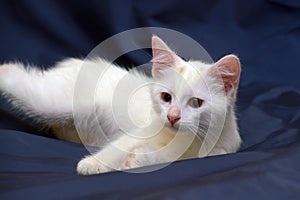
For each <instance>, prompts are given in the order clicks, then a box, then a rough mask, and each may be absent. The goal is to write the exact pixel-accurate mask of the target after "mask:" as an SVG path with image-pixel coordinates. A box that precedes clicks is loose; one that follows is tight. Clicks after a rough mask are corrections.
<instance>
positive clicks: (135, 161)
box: [118, 147, 160, 171]
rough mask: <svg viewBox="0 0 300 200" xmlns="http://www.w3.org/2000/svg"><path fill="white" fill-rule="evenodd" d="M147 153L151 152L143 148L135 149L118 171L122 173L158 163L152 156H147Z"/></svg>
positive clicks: (150, 154)
mask: <svg viewBox="0 0 300 200" xmlns="http://www.w3.org/2000/svg"><path fill="white" fill-rule="evenodd" d="M147 152H151V151H150V149H148V148H144V147H137V148H135V149H133V151H132V152H131V153H129V154H128V156H127V157H126V159H125V160H124V162H123V163H122V164H121V166H120V168H119V169H118V170H120V171H122V170H128V169H134V168H139V167H145V166H149V165H153V164H159V163H160V161H159V159H158V158H157V157H155V156H154V154H152V153H149V154H147Z"/></svg>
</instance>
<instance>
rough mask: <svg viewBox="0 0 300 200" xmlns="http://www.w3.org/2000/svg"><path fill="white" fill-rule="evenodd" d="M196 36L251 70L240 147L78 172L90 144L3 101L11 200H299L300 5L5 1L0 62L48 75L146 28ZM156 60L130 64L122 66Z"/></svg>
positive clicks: (0, 141) (0, 112)
mask: <svg viewBox="0 0 300 200" xmlns="http://www.w3.org/2000/svg"><path fill="white" fill-rule="evenodd" d="M146 26H154V27H164V28H170V29H173V30H177V31H180V32H182V33H184V34H187V35H189V36H190V37H192V38H193V39H195V40H196V41H198V42H199V43H200V44H201V45H203V46H204V47H205V49H206V50H207V51H208V52H209V53H210V55H212V57H213V59H215V60H217V59H218V58H220V57H222V56H223V55H225V54H228V53H235V54H237V55H238V56H239V57H240V59H241V63H242V78H241V84H240V90H239V93H238V106H237V111H238V118H239V127H240V132H241V135H242V138H243V140H244V143H243V146H242V149H241V150H240V151H239V152H238V153H235V154H230V155H224V156H216V157H209V158H203V159H194V160H189V161H180V162H176V163H173V164H172V165H170V166H168V167H166V168H164V169H162V170H159V171H155V172H152V173H146V174H127V173H123V172H115V173H110V174H104V175H99V176H89V177H82V176H78V175H76V172H75V168H76V163H77V162H78V161H79V160H80V158H82V157H83V156H84V155H86V154H87V152H86V150H85V148H84V147H83V146H82V145H78V144H74V143H69V142H64V141H59V140H56V139H53V138H51V137H45V136H41V135H43V134H44V132H43V131H40V130H39V127H37V126H35V125H33V124H32V123H30V120H24V119H22V117H21V116H20V115H18V114H17V113H16V112H15V111H13V110H12V108H11V107H10V106H9V104H8V103H7V102H6V101H5V99H4V98H1V99H0V128H1V130H0V177H1V178H0V198H1V199H22V198H28V199H56V198H57V199H58V198H59V199H81V198H82V199H175V198H176V199H207V198H210V199H227V198H228V199H251V200H252V199H297V198H298V197H299V195H300V131H299V128H300V91H299V86H300V81H299V74H300V65H299V63H300V3H299V1H297V0H265V1H263V0H253V1H238V0H236V1H234V0H230V1H218V0H210V1H196V0H195V1H191V0H186V1H180V0H167V1H158V0H157V1H156V0H155V1H153V0H151V1H148V0H147V1H134V0H122V1H121V0H120V1H118V0H110V1H96V0H95V1H55V0H43V1H37V0H22V1H17V0H9V1H8V0H7V1H5V0H4V1H1V2H0V62H1V63H3V62H6V61H11V60H18V61H22V62H25V63H31V64H35V65H38V66H41V67H43V68H47V67H50V66H51V65H53V64H54V63H55V62H57V61H59V60H61V59H63V58H66V57H84V56H86V55H87V54H88V53H89V51H90V50H92V49H93V48H94V47H95V46H96V45H97V44H99V43H100V42H101V41H103V40H105V39H106V38H108V37H110V36H112V35H114V34H116V33H119V32H121V31H125V30H128V29H132V28H137V27H146ZM147 59H149V56H148V55H147V54H145V55H141V57H134V56H127V57H126V56H125V57H122V59H121V60H120V62H121V63H123V64H124V65H130V64H132V63H135V64H140V62H141V61H143V60H147Z"/></svg>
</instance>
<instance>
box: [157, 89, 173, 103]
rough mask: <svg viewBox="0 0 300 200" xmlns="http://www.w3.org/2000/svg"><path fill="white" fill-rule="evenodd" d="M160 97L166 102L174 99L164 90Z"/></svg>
mask: <svg viewBox="0 0 300 200" xmlns="http://www.w3.org/2000/svg"><path fill="white" fill-rule="evenodd" d="M160 98H161V99H162V100H163V101H164V102H167V103H170V102H171V101H172V96H171V95H170V94H169V93H167V92H162V93H161V94H160Z"/></svg>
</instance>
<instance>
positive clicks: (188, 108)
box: [152, 36, 241, 133]
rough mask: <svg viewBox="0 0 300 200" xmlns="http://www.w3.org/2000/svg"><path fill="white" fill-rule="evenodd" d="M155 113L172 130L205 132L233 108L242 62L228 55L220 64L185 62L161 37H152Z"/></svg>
mask: <svg viewBox="0 0 300 200" xmlns="http://www.w3.org/2000/svg"><path fill="white" fill-rule="evenodd" d="M152 53H153V59H152V63H153V66H152V76H153V78H154V79H155V80H156V84H155V86H154V87H153V90H152V98H153V103H154V108H155V110H156V111H157V112H158V113H159V115H160V118H161V120H162V121H163V122H165V126H167V127H168V128H170V129H171V130H175V131H176V130H178V129H179V128H180V129H181V130H182V131H184V132H190V131H191V129H192V131H195V132H197V133H199V131H200V132H205V130H206V129H207V127H208V126H209V123H210V120H211V112H212V108H214V112H217V113H218V112H220V113H221V110H222V109H224V107H225V109H226V108H229V107H230V106H231V107H233V106H234V105H233V104H234V103H235V95H236V91H237V87H238V83H239V78H240V71H241V69H240V62H239V59H238V58H237V57H236V56H235V55H227V56H225V57H223V58H221V59H220V60H219V61H217V62H216V63H212V64H206V63H203V62H201V61H184V60H183V59H182V58H180V57H179V56H178V55H176V53H175V52H174V51H172V50H171V49H170V48H169V47H168V46H167V45H166V44H165V43H164V42H163V41H162V40H161V39H160V38H159V37H157V36H153V37H152Z"/></svg>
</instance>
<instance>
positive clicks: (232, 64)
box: [213, 55, 241, 95]
mask: <svg viewBox="0 0 300 200" xmlns="http://www.w3.org/2000/svg"><path fill="white" fill-rule="evenodd" d="M215 70H216V71H217V72H216V73H217V74H219V75H220V76H221V77H222V79H223V83H224V89H225V92H226V94H227V95H231V94H232V93H233V92H234V90H235V89H237V86H238V84H239V79H240V73H241V66H240V61H239V59H238V57H236V56H235V55H227V56H224V57H223V58H221V59H220V60H219V61H218V62H216V63H215V64H214V70H213V71H215Z"/></svg>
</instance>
